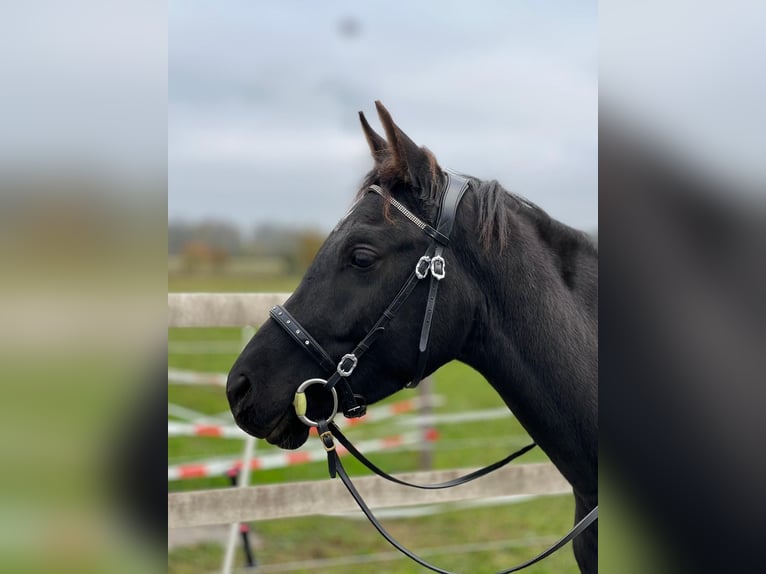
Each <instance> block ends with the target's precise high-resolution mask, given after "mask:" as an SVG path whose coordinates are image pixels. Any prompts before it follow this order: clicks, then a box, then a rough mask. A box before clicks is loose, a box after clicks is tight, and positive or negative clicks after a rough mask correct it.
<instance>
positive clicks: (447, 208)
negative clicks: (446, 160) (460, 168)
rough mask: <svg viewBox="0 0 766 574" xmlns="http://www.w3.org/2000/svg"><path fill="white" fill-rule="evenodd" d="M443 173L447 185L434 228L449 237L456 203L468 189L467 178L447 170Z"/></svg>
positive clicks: (453, 222) (455, 215) (453, 224)
mask: <svg viewBox="0 0 766 574" xmlns="http://www.w3.org/2000/svg"><path fill="white" fill-rule="evenodd" d="M444 173H445V175H446V176H447V187H446V190H445V192H444V195H443V197H442V203H441V207H440V208H439V218H438V219H437V224H436V230H437V231H438V232H439V233H441V234H443V235H445V236H446V237H449V236H450V235H451V234H452V228H453V227H454V226H455V219H456V218H457V208H458V205H460V200H461V199H463V194H464V193H465V192H466V190H467V189H468V178H467V177H465V176H463V175H460V174H458V173H455V172H453V171H449V170H447V171H445V172H444Z"/></svg>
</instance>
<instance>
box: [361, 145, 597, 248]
mask: <svg viewBox="0 0 766 574" xmlns="http://www.w3.org/2000/svg"><path fill="white" fill-rule="evenodd" d="M422 149H423V150H424V151H425V152H426V154H427V156H428V160H429V167H430V170H431V174H432V178H431V181H432V182H433V184H432V185H430V186H428V187H429V189H425V190H421V191H422V192H424V193H423V196H424V197H423V201H424V202H425V203H426V204H427V207H435V206H436V205H438V204H439V201H440V199H441V197H440V194H441V187H442V185H441V183H442V181H443V175H442V172H441V168H440V167H439V165H438V164H437V162H436V158H435V157H434V156H433V154H432V153H431V152H430V151H428V149H426V148H422ZM467 177H469V185H470V186H471V188H472V189H473V191H474V194H475V196H476V202H477V210H478V221H477V229H478V232H479V244H480V245H481V247H482V249H484V250H485V251H490V250H494V251H496V252H498V253H503V252H504V251H505V249H506V248H507V247H508V246H509V245H511V244H512V237H511V230H512V229H513V227H514V226H513V218H514V217H515V216H522V217H525V218H526V219H527V220H529V221H530V222H531V223H532V225H533V227H534V228H535V229H536V231H537V234H538V236H539V237H540V239H541V240H542V241H543V242H544V243H546V244H548V245H549V246H551V247H553V248H555V249H556V251H557V252H558V253H559V255H560V256H561V257H562V258H565V257H567V256H568V255H570V254H574V253H576V252H578V251H579V250H580V249H584V250H585V251H586V252H588V253H590V254H593V255H597V254H598V248H597V247H596V244H595V243H594V241H593V240H592V239H591V238H590V237H589V236H588V235H587V234H586V233H584V232H582V231H579V230H576V229H573V228H571V227H569V226H568V225H565V224H564V223H561V222H560V221H557V220H556V219H553V218H552V217H551V216H550V215H548V214H547V213H546V212H545V211H544V210H543V209H542V208H540V207H539V206H537V205H536V204H534V203H532V202H531V201H529V200H528V199H526V198H525V197H523V196H521V195H519V194H517V193H511V192H509V191H508V190H506V189H505V188H504V187H503V186H502V185H501V184H500V183H499V182H498V181H497V180H494V179H493V180H489V181H484V180H480V179H478V178H475V177H470V176H467ZM376 182H377V183H379V184H380V185H381V186H382V188H383V191H384V195H383V198H384V216H385V218H386V220H388V221H390V220H391V218H390V211H389V209H390V205H391V203H390V201H389V200H390V198H391V196H390V191H389V190H390V189H393V188H394V187H395V186H396V185H398V184H401V183H403V180H402V174H401V170H400V168H399V166H398V165H397V164H396V163H395V162H394V161H393V158H392V157H391V156H390V155H385V156H383V157H381V158H380V159H379V162H378V164H377V165H376V166H375V169H373V170H372V171H370V173H368V174H367V176H366V177H365V179H364V182H363V185H362V187H361V189H360V190H359V192H358V193H357V194H356V197H355V201H358V200H359V199H361V198H362V197H363V196H364V195H365V194H366V192H367V188H368V187H369V186H370V185H372V184H373V183H376Z"/></svg>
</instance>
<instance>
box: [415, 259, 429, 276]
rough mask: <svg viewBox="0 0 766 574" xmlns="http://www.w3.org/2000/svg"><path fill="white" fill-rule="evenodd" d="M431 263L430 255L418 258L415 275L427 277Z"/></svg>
mask: <svg viewBox="0 0 766 574" xmlns="http://www.w3.org/2000/svg"><path fill="white" fill-rule="evenodd" d="M430 265H431V258H430V257H429V256H428V255H423V257H421V258H420V259H418V262H417V264H416V265H415V276H416V277H417V278H418V279H425V278H426V276H427V275H428V269H429V268H430Z"/></svg>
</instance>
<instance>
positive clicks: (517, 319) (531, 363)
mask: <svg viewBox="0 0 766 574" xmlns="http://www.w3.org/2000/svg"><path fill="white" fill-rule="evenodd" d="M517 219H519V218H518V216H517ZM536 225H537V224H536V223H535V221H534V218H530V219H525V218H522V219H520V220H518V221H516V222H515V224H514V225H513V229H511V230H510V233H511V236H510V238H509V243H508V247H507V248H506V249H505V250H504V251H503V253H502V254H497V253H494V254H493V253H487V252H486V251H484V254H483V255H482V256H479V259H478V262H477V260H476V257H475V256H473V267H474V268H475V269H476V268H477V267H478V271H479V274H480V276H481V279H480V280H478V281H477V283H478V284H479V285H478V287H480V288H479V289H478V291H479V292H481V293H482V296H483V302H482V303H481V304H480V305H479V309H478V310H477V315H478V316H477V317H476V321H475V322H474V325H475V329H474V331H475V332H473V333H472V334H471V337H469V341H470V342H469V343H468V345H467V347H466V348H465V349H464V352H463V356H461V357H460V359H461V360H463V361H464V362H466V363H468V364H470V365H471V366H473V367H474V368H476V369H477V370H478V371H479V372H481V373H482V374H483V375H484V376H485V377H486V378H487V380H488V381H489V382H490V384H491V385H492V386H493V387H494V388H495V390H496V391H497V392H498V393H499V394H500V396H501V397H502V398H503V400H504V401H505V403H506V404H507V405H508V407H509V408H510V409H511V411H512V412H513V413H514V414H515V415H516V417H517V418H518V420H519V421H520V422H521V424H522V425H523V426H524V427H525V429H526V430H527V432H529V434H530V435H531V436H532V438H533V439H534V440H535V442H537V444H538V445H539V446H540V447H541V448H542V449H543V450H544V451H545V452H546V453H547V454H548V456H549V457H550V458H551V460H552V461H553V463H554V464H555V465H556V466H557V467H558V469H559V470H560V471H561V473H562V474H563V475H564V476H565V478H567V480H569V482H570V483H571V484H572V485H573V487H574V489H575V491H576V492H578V493H579V494H580V495H581V496H583V497H586V498H591V497H594V496H596V492H597V480H598V479H597V466H598V452H597V451H598V436H597V433H598V422H597V417H598V398H597V393H598V382H597V381H598V361H597V354H598V346H597V318H596V309H595V299H596V294H595V293H596V291H595V290H596V284H595V283H596V271H595V269H596V267H595V266H596V264H597V263H596V261H595V258H596V257H597V255H596V253H595V250H594V249H593V248H592V246H588V245H583V246H582V249H573V246H572V245H571V241H569V244H568V245H567V246H566V247H565V248H564V247H563V245H557V244H556V243H557V242H556V241H555V240H551V238H550V237H549V238H547V240H545V241H544V240H543V239H541V234H540V230H539V229H537V228H536ZM576 237H577V236H576V235H574V234H572V235H571V236H570V237H569V238H567V240H570V239H574V238H576ZM472 249H473V250H474V251H473V253H474V254H475V253H481V252H482V251H481V247H479V246H475V247H473V248H472ZM562 249H564V250H566V251H567V253H561V252H559V250H562ZM477 250H479V251H477ZM464 256H466V257H472V256H471V255H470V254H468V253H467V251H466V253H464ZM561 257H569V258H570V260H569V261H567V262H564V263H567V264H572V265H575V264H577V266H578V267H579V272H575V274H574V275H573V276H572V275H570V276H569V277H568V278H567V279H564V277H563V276H562V272H561V270H562V269H563V267H562V260H561ZM572 257H575V258H581V261H575V260H571V258H572ZM477 263H478V265H477ZM487 286H489V288H487Z"/></svg>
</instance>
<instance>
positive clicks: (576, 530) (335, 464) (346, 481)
mask: <svg viewBox="0 0 766 574" xmlns="http://www.w3.org/2000/svg"><path fill="white" fill-rule="evenodd" d="M327 457H328V465H329V466H330V467H331V468H333V469H334V470H335V471H336V472H337V475H338V476H339V477H340V479H341V481H342V482H343V485H344V486H345V487H346V490H348V492H349V493H350V494H351V496H352V498H353V499H354V500H355V501H356V503H357V505H358V506H359V508H360V509H361V510H362V512H363V513H364V515H365V516H366V517H367V519H368V520H369V521H370V523H371V524H372V525H373V526H374V527H375V529H376V530H377V531H378V532H379V533H380V534H381V536H383V538H385V539H386V540H387V541H388V542H389V544H391V546H393V547H394V548H396V549H397V550H398V551H399V552H401V553H402V554H404V555H405V556H407V557H408V558H410V559H411V560H413V561H415V562H417V563H418V564H420V565H421V566H423V567H425V568H428V569H429V570H432V571H434V572H439V573H440V574H454V573H453V572H451V571H449V570H444V569H443V568H439V567H438V566H434V565H433V564H431V563H430V562H426V561H425V560H424V559H422V558H421V557H420V556H418V555H417V554H415V553H414V552H412V551H411V550H409V549H408V548H406V547H405V546H403V545H402V544H401V543H400V542H399V541H398V540H396V538H394V537H393V536H391V534H389V533H388V531H387V530H386V529H385V528H384V527H383V525H382V524H381V523H380V522H379V521H378V519H377V518H375V515H374V514H373V513H372V510H370V508H369V507H368V506H367V503H365V501H364V499H363V498H362V496H361V495H360V494H359V491H358V490H357V489H356V487H355V486H354V483H353V482H352V481H351V478H350V477H349V476H348V473H347V472H346V469H345V468H344V467H343V463H342V462H341V459H340V457H339V456H338V453H337V452H336V451H335V450H332V451H329V452H328V453H327ZM329 459H333V461H332V462H329ZM597 519H598V506H596V507H595V508H594V509H593V510H591V511H590V512H589V513H588V514H587V515H586V516H585V517H584V518H582V520H580V521H579V522H578V523H577V524H576V525H575V526H574V527H573V528H572V529H571V530H570V531H569V532H567V533H566V535H564V536H563V537H562V538H561V539H560V540H559V541H558V542H556V543H555V544H553V545H552V546H551V547H550V548H547V549H546V550H544V551H543V552H541V553H540V554H538V555H537V556H535V557H534V558H531V559H529V560H527V561H525V562H522V563H521V564H519V565H517V566H514V567H512V568H508V569H506V570H502V571H500V572H498V573H497V574H511V572H518V571H519V570H523V569H524V568H527V567H529V566H532V565H533V564H536V563H537V562H539V561H540V560H542V559H544V558H547V557H548V556H550V555H551V554H553V553H554V552H556V551H557V550H559V549H561V548H562V547H564V546H565V545H566V544H567V543H568V542H570V541H571V540H572V539H574V538H575V537H577V536H578V535H579V534H580V533H582V532H583V531H584V530H585V529H586V528H588V526H590V525H591V524H593V522H595V521H596V520H597Z"/></svg>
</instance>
